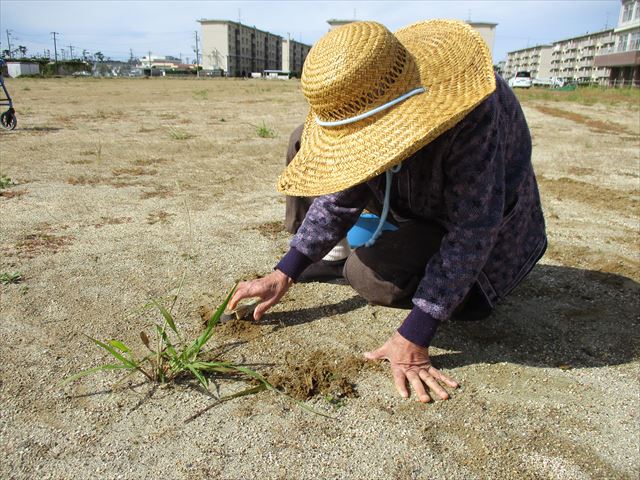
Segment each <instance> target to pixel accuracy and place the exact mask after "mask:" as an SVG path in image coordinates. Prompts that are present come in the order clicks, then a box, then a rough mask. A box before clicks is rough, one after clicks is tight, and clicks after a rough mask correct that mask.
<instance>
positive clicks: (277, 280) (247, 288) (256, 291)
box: [227, 270, 293, 321]
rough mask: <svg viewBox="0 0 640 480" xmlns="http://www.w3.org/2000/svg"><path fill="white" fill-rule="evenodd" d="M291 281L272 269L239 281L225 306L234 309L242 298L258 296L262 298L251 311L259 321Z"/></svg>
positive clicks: (285, 291) (280, 296)
mask: <svg viewBox="0 0 640 480" xmlns="http://www.w3.org/2000/svg"><path fill="white" fill-rule="evenodd" d="M292 283H293V281H292V280H291V279H290V278H289V277H288V276H287V275H285V274H284V273H282V272H281V271H280V270H274V271H273V272H271V273H270V274H269V275H267V276H266V277H262V278H257V279H256V280H251V281H249V282H240V283H239V284H238V287H237V288H236V291H235V292H234V294H233V296H232V297H231V300H229V304H228V305H227V308H228V309H229V310H234V309H235V308H236V306H237V305H238V302H239V301H240V300H242V299H243V298H254V297H258V298H260V300H262V302H261V303H259V304H258V305H257V306H256V308H255V310H254V311H253V318H254V319H255V320H256V321H259V320H260V319H261V318H262V316H263V315H264V314H265V312H266V311H267V310H269V309H270V308H271V307H273V306H274V305H275V304H276V303H278V302H279V301H280V299H281V298H282V296H283V295H284V294H285V293H287V290H289V287H290V286H291V284H292Z"/></svg>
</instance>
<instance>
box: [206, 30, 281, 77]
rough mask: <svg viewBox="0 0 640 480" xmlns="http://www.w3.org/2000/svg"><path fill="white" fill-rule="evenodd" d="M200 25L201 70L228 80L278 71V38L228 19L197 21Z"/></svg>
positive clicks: (279, 62) (279, 54) (279, 68)
mask: <svg viewBox="0 0 640 480" xmlns="http://www.w3.org/2000/svg"><path fill="white" fill-rule="evenodd" d="M198 22H199V23H200V25H201V26H202V67H203V69H204V70H222V71H223V72H224V74H225V75H227V76H231V77H241V76H249V75H250V74H251V72H263V71H264V70H281V67H282V37H280V36H279V35H275V34H273V33H269V32H265V31H263V30H259V29H257V28H256V27H249V26H247V25H243V24H241V23H238V22H232V21H230V20H209V19H201V20H198Z"/></svg>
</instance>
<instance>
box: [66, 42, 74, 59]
mask: <svg viewBox="0 0 640 480" xmlns="http://www.w3.org/2000/svg"><path fill="white" fill-rule="evenodd" d="M67 47H69V58H70V59H71V60H73V45H67Z"/></svg>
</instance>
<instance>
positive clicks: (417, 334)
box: [398, 306, 440, 347]
mask: <svg viewBox="0 0 640 480" xmlns="http://www.w3.org/2000/svg"><path fill="white" fill-rule="evenodd" d="M439 324H440V320H438V319H436V318H434V317H432V316H431V315H429V314H428V313H427V312H424V311H422V310H420V308H418V307H416V306H414V307H413V309H412V310H411V312H410V313H409V315H408V316H407V318H406V319H405V320H404V322H402V325H400V328H398V333H399V334H400V335H402V336H403V337H404V338H405V339H407V340H409V341H410V342H412V343H415V344H416V345H419V346H421V347H428V346H429V344H430V343H431V340H432V339H433V337H434V335H435V334H436V330H437V329H438V325H439Z"/></svg>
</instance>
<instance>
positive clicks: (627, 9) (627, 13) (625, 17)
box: [622, 2, 633, 23]
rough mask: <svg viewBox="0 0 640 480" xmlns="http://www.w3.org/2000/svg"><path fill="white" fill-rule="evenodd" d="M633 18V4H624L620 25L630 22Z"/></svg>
mask: <svg viewBox="0 0 640 480" xmlns="http://www.w3.org/2000/svg"><path fill="white" fill-rule="evenodd" d="M632 16H633V2H627V3H625V4H624V9H623V10H622V23H626V22H628V21H630V20H631V18H632Z"/></svg>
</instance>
